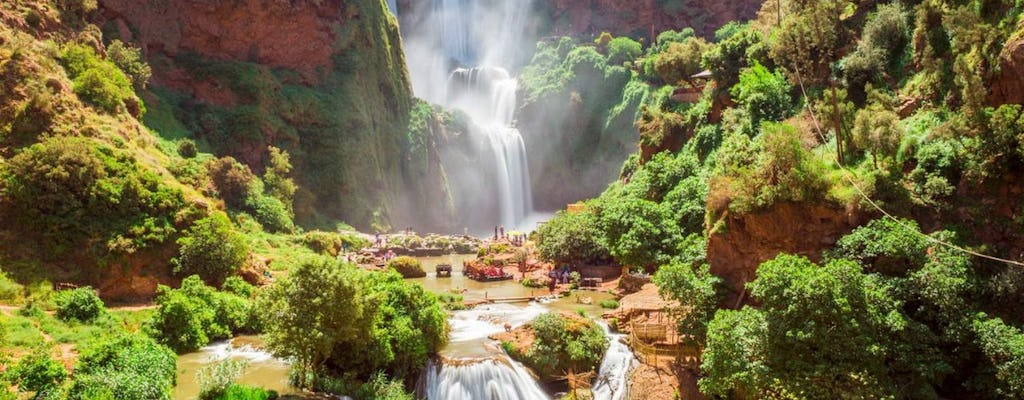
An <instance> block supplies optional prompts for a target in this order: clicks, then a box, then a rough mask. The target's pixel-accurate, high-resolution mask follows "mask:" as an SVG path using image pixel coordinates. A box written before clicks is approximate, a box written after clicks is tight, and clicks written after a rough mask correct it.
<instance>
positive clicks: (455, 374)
mask: <svg viewBox="0 0 1024 400" xmlns="http://www.w3.org/2000/svg"><path fill="white" fill-rule="evenodd" d="M418 386H419V388H418V390H417V391H418V394H419V396H421V397H423V398H426V399H427V400H478V399H486V400H542V399H550V398H551V397H550V396H548V395H547V393H544V390H543V389H541V387H540V386H539V385H537V382H536V381H535V380H533V377H531V376H530V373H529V372H527V371H526V368H524V367H523V366H522V365H520V364H519V363H517V362H515V361H512V359H510V358H508V356H503V357H502V358H486V359H477V360H445V359H442V360H440V361H439V362H435V361H433V360H431V361H430V362H428V364H427V370H426V372H425V375H424V376H422V377H421V378H420V383H419V385H418Z"/></svg>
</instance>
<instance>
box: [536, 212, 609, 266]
mask: <svg viewBox="0 0 1024 400" xmlns="http://www.w3.org/2000/svg"><path fill="white" fill-rule="evenodd" d="M537 250H538V251H539V252H540V255H541V256H542V257H544V258H545V259H547V260H551V261H554V262H555V263H557V264H559V265H561V264H576V263H579V264H600V263H602V262H606V261H607V260H609V259H610V258H611V254H609V253H608V249H607V248H606V247H605V246H604V244H602V243H601V231H600V229H599V227H598V225H597V216H596V215H594V213H592V212H590V211H586V212H580V213H568V212H565V211H561V212H559V213H558V214H556V215H555V217H554V218H551V220H550V221H548V223H546V224H544V225H542V226H541V227H540V228H539V229H538V230H537Z"/></svg>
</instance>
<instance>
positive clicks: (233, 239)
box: [171, 212, 249, 286]
mask: <svg viewBox="0 0 1024 400" xmlns="http://www.w3.org/2000/svg"><path fill="white" fill-rule="evenodd" d="M178 245H179V246H181V247H180V249H179V250H178V256H177V257H175V258H174V259H172V260H171V263H172V264H173V265H174V273H176V274H179V275H182V276H189V275H199V276H200V277H202V278H203V280H204V281H206V282H208V283H210V284H212V285H215V286H220V285H221V284H222V283H223V282H224V280H225V279H227V277H228V276H231V275H233V274H234V273H235V272H237V271H238V269H239V268H241V267H242V265H244V264H245V262H246V259H247V258H248V256H249V245H248V243H246V241H245V238H244V237H243V236H242V235H241V234H239V233H238V232H236V231H235V230H234V227H233V226H232V225H231V221H230V220H229V219H228V217H227V215H224V213H222V212H214V213H213V214H211V215H210V216H208V217H206V218H203V219H200V220H198V221H196V222H195V223H194V224H192V227H191V228H189V231H188V233H187V234H186V235H185V236H183V237H181V238H179V239H178Z"/></svg>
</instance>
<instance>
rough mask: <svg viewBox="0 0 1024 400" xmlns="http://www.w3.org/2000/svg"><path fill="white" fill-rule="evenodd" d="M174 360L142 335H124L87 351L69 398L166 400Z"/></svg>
mask: <svg viewBox="0 0 1024 400" xmlns="http://www.w3.org/2000/svg"><path fill="white" fill-rule="evenodd" d="M176 361H177V356H176V355H175V354H174V352H173V351H171V349H168V348H167V347H165V346H162V345H160V344H158V343H156V341H154V340H153V339H150V338H149V337H146V336H144V335H141V334H125V335H121V336H117V337H113V338H106V339H104V340H103V341H101V342H99V343H98V344H95V345H93V346H91V347H89V348H87V349H86V350H85V351H84V352H83V353H82V356H81V357H79V360H78V365H77V366H76V368H75V376H74V382H73V383H72V385H71V387H70V389H69V391H68V392H69V393H68V396H69V398H70V399H72V400H87V399H88V400H92V399H103V398H112V399H123V400H152V399H161V400H169V399H170V398H171V392H172V390H173V388H174V383H175V380H176V377H177V369H176Z"/></svg>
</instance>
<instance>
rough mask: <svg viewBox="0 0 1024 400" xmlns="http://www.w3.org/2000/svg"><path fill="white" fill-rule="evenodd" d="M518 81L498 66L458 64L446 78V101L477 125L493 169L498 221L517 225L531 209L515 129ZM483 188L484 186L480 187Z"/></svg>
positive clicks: (527, 176) (520, 143) (527, 177)
mask: <svg viewBox="0 0 1024 400" xmlns="http://www.w3.org/2000/svg"><path fill="white" fill-rule="evenodd" d="M517 89H518V82H517V81H516V79H514V78H512V77H511V76H510V75H509V73H508V71H506V70H504V69H502V68H491V67H479V68H472V69H465V68H459V69H456V70H455V71H453V72H452V73H451V75H450V76H449V78H448V84H447V95H446V104H448V105H449V106H451V107H455V108H459V109H461V110H463V111H465V112H466V113H467V114H469V116H470V117H471V118H472V119H473V121H474V122H476V124H477V125H478V126H479V127H480V130H481V132H480V133H481V134H483V136H484V137H485V140H486V143H487V145H488V146H489V149H490V154H487V156H488V157H487V158H489V159H491V160H493V164H494V170H495V171H496V175H497V176H495V177H493V178H494V179H493V180H490V182H492V183H493V184H494V189H496V191H497V193H498V202H499V210H500V215H499V216H498V221H497V222H498V223H499V224H501V225H503V226H506V227H508V228H509V229H513V228H518V227H520V226H521V225H522V224H523V221H524V220H525V219H526V217H527V216H528V215H529V214H530V213H531V212H532V211H533V195H532V193H531V191H530V170H529V166H528V165H527V159H526V144H525V143H524V142H523V137H522V135H520V134H519V130H518V129H515V128H514V127H513V126H512V125H513V121H514V118H515V107H516V90H517ZM483 189H484V190H487V188H483Z"/></svg>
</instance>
